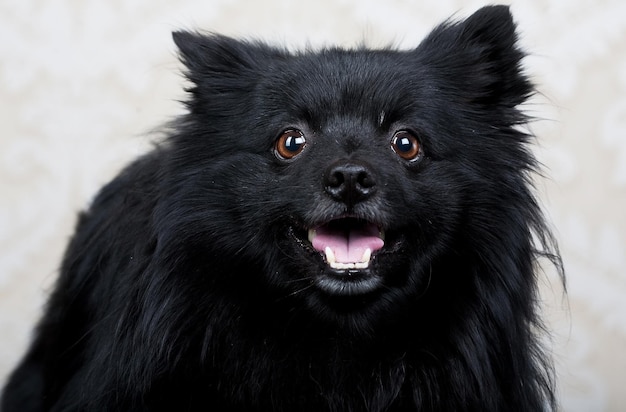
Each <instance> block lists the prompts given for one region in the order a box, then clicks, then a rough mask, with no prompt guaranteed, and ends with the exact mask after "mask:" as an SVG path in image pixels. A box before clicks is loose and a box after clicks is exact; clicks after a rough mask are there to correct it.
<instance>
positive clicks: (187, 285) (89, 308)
mask: <svg viewBox="0 0 626 412" xmlns="http://www.w3.org/2000/svg"><path fill="white" fill-rule="evenodd" d="M516 37H517V36H516V33H515V25H514V23H513V20H512V18H511V15H510V13H509V10H508V8H507V7H503V6H493V7H486V8H483V9H481V10H479V11H478V12H476V13H475V14H473V15H472V16H471V17H469V18H468V19H467V20H464V21H461V22H447V23H444V24H442V25H441V26H439V27H437V28H436V29H435V30H434V31H433V32H432V33H431V34H430V35H429V36H428V37H427V38H426V39H425V40H424V41H423V42H422V43H421V44H420V46H419V47H418V48H416V49H415V50H411V51H396V50H391V49H388V50H368V49H365V48H360V49H355V50H342V49H325V50H321V51H318V52H312V51H306V52H302V53H296V54H294V53H289V52H287V51H285V50H283V49H279V48H274V47H270V46H268V45H265V44H262V43H256V42H244V41H238V40H234V39H231V38H227V37H222V36H217V35H201V34H196V33H188V32H178V33H174V40H175V42H176V44H177V45H178V47H179V48H180V53H181V59H182V61H183V63H184V64H185V65H186V67H187V73H186V74H187V76H188V78H189V80H190V81H191V87H190V89H189V90H188V91H189V93H190V99H189V101H188V102H187V107H188V114H187V115H185V116H183V117H182V118H181V119H179V120H178V121H177V122H176V123H175V124H173V125H172V127H171V130H170V132H169V134H168V137H167V139H166V140H165V141H164V142H163V143H162V144H160V145H159V146H158V147H157V148H155V149H154V150H153V151H152V152H151V153H149V154H148V155H146V156H144V157H143V158H141V159H139V160H137V161H135V162H134V163H133V164H131V165H130V166H129V167H128V168H126V169H125V170H124V171H123V172H122V173H121V174H120V175H119V176H118V177H117V178H115V179H114V180H113V181H112V182H111V183H109V184H108V185H107V186H105V187H104V188H103V189H102V191H101V192H100V193H99V195H98V196H97V198H96V199H95V201H94V203H93V205H92V206H91V207H90V209H89V210H88V211H87V212H85V213H83V214H82V215H81V217H80V221H79V223H78V227H77V230H76V234H75V236H74V238H73V239H72V241H71V243H70V245H69V248H68V250H67V252H66V255H65V258H64V261H63V265H62V270H61V275H60V278H59V280H58V283H57V286H56V289H55V290H54V293H53V294H52V296H51V298H50V301H49V303H48V306H47V311H46V313H45V315H44V317H43V319H42V320H41V322H40V324H39V326H38V328H37V331H36V335H35V339H34V342H33V344H32V347H31V348H30V350H29V352H28V353H27V355H26V357H25V359H24V360H23V361H22V363H21V364H20V365H19V367H18V368H17V369H16V370H15V371H14V373H13V375H12V376H11V377H10V380H9V382H8V385H7V386H6V388H5V391H4V396H3V400H2V407H3V411H5V412H12V411H19V412H29V411H70V410H72V411H73V410H80V411H101V410H102V411H118V410H132V411H186V410H187V411H200V410H211V411H317V412H319V411H342V412H349V411H540V410H549V409H554V408H555V407H556V400H555V396H554V391H553V388H554V382H553V376H552V369H551V363H550V361H549V359H548V356H546V355H545V354H544V353H543V352H542V350H541V348H540V346H539V343H538V337H537V334H538V332H541V330H542V329H541V323H540V321H539V319H538V315H537V308H536V303H537V288H536V280H537V279H536V278H537V272H538V268H537V258H538V257H539V256H549V257H552V258H553V259H554V261H555V262H556V264H557V266H559V260H558V254H557V252H556V246H555V245H554V242H553V241H552V240H551V236H550V233H549V232H548V230H547V228H546V226H545V224H544V220H543V217H542V214H541V211H540V208H539V206H538V204H537V202H536V199H535V198H534V196H533V193H532V187H531V182H530V180H531V177H532V174H533V173H534V172H535V171H536V169H537V164H536V161H535V160H534V158H533V156H532V155H531V153H530V151H529V148H528V146H527V145H528V143H529V140H530V139H531V136H529V135H528V134H527V133H525V132H523V131H521V129H520V126H521V125H523V124H524V123H526V121H527V118H526V117H525V116H524V114H522V112H521V111H520V110H519V107H518V106H519V105H520V104H522V103H524V102H525V101H526V99H527V98H528V97H529V96H530V95H531V94H532V93H533V88H532V85H531V83H530V82H529V80H528V78H527V77H526V76H525V75H524V74H523V73H522V70H521V68H520V62H521V59H522V58H523V53H522V52H521V51H520V49H519V48H518V46H517V45H516ZM287 129H298V130H301V131H302V133H303V135H304V136H305V138H306V146H305V148H304V150H303V151H302V152H301V153H300V154H299V155H297V156H295V157H294V158H293V159H290V160H289V159H285V158H281V157H280V156H278V155H277V153H276V152H275V150H274V147H275V144H276V143H275V142H276V139H277V138H278V136H280V135H281V133H282V132H283V131H285V130H287ZM398 130H407V131H409V132H410V134H411V135H415V136H417V138H418V140H419V144H420V145H421V149H420V152H419V155H417V156H416V160H415V161H412V160H405V159H403V158H401V157H400V156H399V155H398V154H396V153H395V152H394V151H393V150H392V149H391V143H390V142H391V140H392V138H393V135H394V133H395V132H396V131H398ZM337 170H339V175H337V173H336V172H337ZM355 170H356V172H354V171H355ZM353 172H354V173H353ZM342 173H343V174H342ZM337 176H339V177H337ZM338 178H339V179H343V178H345V179H346V182H343V183H342V182H338V181H337V179H338ZM353 178H354V179H356V180H354V181H352V180H350V179H353ZM359 179H360V180H359ZM344 183H345V184H346V185H348V188H347V189H346V190H347V192H341V193H337V190H338V189H337V190H335V189H333V187H334V186H337V185H342V184H344ZM337 187H340V188H341V190H343V186H337ZM333 190H334V191H333ZM337 218H343V219H344V220H343V223H342V224H346V225H350V224H355V225H361V224H363V222H364V221H367V222H370V224H372V225H376V226H378V227H379V228H380V229H382V230H384V232H385V246H384V247H383V249H382V250H379V251H378V252H376V253H375V254H374V256H373V258H372V261H371V263H370V266H369V268H368V269H367V270H363V271H339V272H337V271H333V270H331V269H330V268H329V267H328V266H327V264H326V262H325V258H324V256H323V254H321V253H318V252H316V251H314V250H313V248H312V247H311V245H310V244H308V243H307V240H306V231H307V229H309V228H315V227H317V226H319V225H321V224H324V223H327V222H329V221H331V220H333V219H337ZM537 245H538V246H540V247H538V248H537V247H536V246H537ZM559 267H560V266H559ZM324 282H326V283H324ZM368 282H369V283H368ZM324 284H325V285H327V287H323V285H324ZM328 285H330V286H328ZM371 285H374V286H371ZM359 288H360V289H359Z"/></svg>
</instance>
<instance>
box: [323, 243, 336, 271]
mask: <svg viewBox="0 0 626 412" xmlns="http://www.w3.org/2000/svg"><path fill="white" fill-rule="evenodd" d="M324 253H326V261H327V262H328V264H329V265H330V266H331V267H334V266H333V265H334V264H335V262H337V258H336V257H335V252H333V250H332V249H331V248H330V247H328V246H326V249H324Z"/></svg>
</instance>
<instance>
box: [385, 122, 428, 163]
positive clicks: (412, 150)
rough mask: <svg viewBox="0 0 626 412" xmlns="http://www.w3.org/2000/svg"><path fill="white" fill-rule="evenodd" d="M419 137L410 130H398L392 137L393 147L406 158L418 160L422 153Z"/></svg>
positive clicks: (399, 154)
mask: <svg viewBox="0 0 626 412" xmlns="http://www.w3.org/2000/svg"><path fill="white" fill-rule="evenodd" d="M420 147H421V145H420V142H419V140H418V139H417V137H415V135H414V134H413V133H411V132H409V131H408V130H400V131H397V132H396V133H395V134H394V135H393V137H392V138H391V148H392V149H393V151H394V152H396V154H397V155H398V156H400V157H401V158H402V159H404V160H408V161H414V160H417V159H418V158H419V156H420V154H421V149H420Z"/></svg>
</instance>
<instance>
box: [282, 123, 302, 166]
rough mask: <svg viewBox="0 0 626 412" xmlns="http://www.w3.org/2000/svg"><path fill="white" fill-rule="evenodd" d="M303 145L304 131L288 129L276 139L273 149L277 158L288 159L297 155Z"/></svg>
mask: <svg viewBox="0 0 626 412" xmlns="http://www.w3.org/2000/svg"><path fill="white" fill-rule="evenodd" d="M305 146H306V139H305V138H304V133H302V132H301V131H300V130H297V129H289V130H285V131H284V132H283V134H281V135H280V137H279V138H278V139H277V140H276V143H275V145H274V150H275V153H276V156H277V157H278V158H279V159H283V160H289V159H293V158H294V157H296V156H297V155H299V154H300V153H301V152H302V150H304V147H305Z"/></svg>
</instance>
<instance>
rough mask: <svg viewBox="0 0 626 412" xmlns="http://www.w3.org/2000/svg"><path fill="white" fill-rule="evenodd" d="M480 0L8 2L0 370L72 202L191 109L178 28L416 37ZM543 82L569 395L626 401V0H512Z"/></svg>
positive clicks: (551, 313) (19, 340) (333, 39)
mask: <svg viewBox="0 0 626 412" xmlns="http://www.w3.org/2000/svg"><path fill="white" fill-rule="evenodd" d="M481 5H483V4H482V2H479V1H469V0H468V1H460V0H437V1H436V2H434V1H425V0H423V1H408V0H387V1H385V2H381V1H379V0H358V1H357V0H334V1H332V0H317V1H315V2H306V3H305V2H300V3H296V2H288V1H283V0H264V1H263V2H259V1H254V0H208V1H207V0H205V1H201V0H184V1H173V0H169V1H168V0H158V1H154V0H153V1H149V0H128V1H127V0H106V1H105V0H85V1H77V0H56V1H44V0H25V1H23V0H3V1H1V2H0V108H1V110H0V383H1V382H2V381H3V380H4V377H5V376H6V373H8V371H9V369H10V368H11V366H12V365H13V364H14V363H15V362H16V360H17V358H18V357H19V356H20V355H21V353H22V351H23V349H24V347H25V345H26V342H27V340H28V334H29V331H30V329H31V326H32V323H33V321H34V319H35V318H36V317H37V316H38V314H39V313H40V310H41V305H42V302H43V301H44V298H45V296H46V293H47V291H48V290H49V288H50V285H51V284H52V282H53V280H54V278H55V276H56V268H57V266H58V264H59V260H60V255H61V253H62V251H63V248H64V245H65V243H66V241H67V239H68V236H69V235H70V234H71V231H72V226H73V224H74V220H75V216H76V212H77V211H78V210H79V209H80V208H81V207H83V206H84V205H86V204H87V202H88V201H89V199H90V198H91V196H92V195H93V194H94V193H95V191H96V190H97V189H98V188H99V187H100V186H101V185H102V184H103V183H105V182H106V181H107V180H108V179H110V178H111V177H112V176H113V175H114V174H115V172H116V171H118V170H119V169H120V168H121V167H122V166H123V165H124V164H125V163H126V162H127V161H128V160H129V159H131V158H132V157H134V156H136V155H138V154H140V153H141V152H142V151H144V150H145V149H146V148H147V147H148V142H149V136H148V134H149V132H150V131H151V130H153V129H154V128H156V127H158V126H159V125H160V124H162V123H163V122H164V121H167V120H168V119H170V118H171V117H172V116H175V115H176V114H178V113H180V112H181V110H182V108H181V107H180V105H179V104H178V103H177V99H180V98H181V97H182V95H183V94H182V90H181V84H182V78H181V77H180V75H179V74H178V72H177V71H178V70H179V69H180V66H179V64H178V63H177V61H176V58H175V51H174V47H173V43H172V41H171V38H170V32H171V31H172V30H175V29H179V28H203V29H209V30H212V31H216V32H221V33H225V34H230V35H234V36H248V37H249V36H254V37H258V38H263V39H268V40H270V41H276V42H281V43H287V44H288V45H289V46H293V47H297V46H304V45H307V44H311V45H314V46H317V45H324V44H343V45H354V44H357V43H360V42H362V41H363V40H365V41H366V42H367V43H368V44H371V45H387V44H390V43H392V44H396V45H398V46H399V47H412V46H415V45H417V43H418V42H419V40H420V39H421V38H422V36H424V35H425V34H426V33H427V32H428V31H429V30H430V28H432V26H433V25H434V24H436V23H439V22H440V21H441V20H443V19H445V18H447V17H448V16H450V15H451V14H454V13H458V15H459V16H466V15H468V14H469V13H471V12H472V11H474V10H475V9H477V8H478V7H480V6H481ZM512 10H513V13H514V15H515V17H516V19H517V21H518V23H519V25H520V30H521V32H522V39H521V41H522V44H523V45H524V47H525V48H526V49H528V50H529V51H531V52H532V55H531V56H530V57H529V58H528V59H527V60H526V64H527V66H528V70H529V72H530V73H531V74H532V76H533V77H534V79H535V81H536V83H538V84H539V85H540V90H541V92H542V94H541V96H539V97H538V98H536V99H535V100H534V101H533V102H532V104H530V105H528V111H529V112H530V113H531V114H532V115H534V116H536V117H537V118H539V119H541V120H538V121H537V122H535V123H534V124H533V130H534V131H535V132H536V134H537V135H538V136H539V137H540V142H541V145H540V147H539V149H538V150H537V151H538V156H539V157H540V159H541V160H542V162H543V163H545V164H546V166H547V175H548V177H549V178H548V179H545V180H542V181H541V182H540V184H539V188H540V193H541V196H542V198H543V199H544V201H545V204H546V211H547V213H548V214H549V216H550V218H551V220H552V222H553V225H554V227H555V228H556V232H557V235H558V237H559V238H560V242H561V249H562V253H563V257H564V261H565V265H566V270H567V276H568V292H567V295H565V294H564V292H563V290H562V288H561V287H560V286H559V283H558V282H557V281H556V280H555V276H554V274H552V273H551V271H550V270H549V269H548V270H546V276H545V277H544V278H543V286H544V287H543V289H544V292H545V293H544V294H543V300H544V304H545V307H546V316H547V317H548V319H549V320H550V325H551V327H552V329H553V330H554V335H553V337H552V342H551V346H552V348H553V351H554V354H555V358H556V360H557V368H558V373H559V382H560V399H561V404H562V410H564V411H580V412H589V411H594V412H600V411H619V410H624V408H625V407H624V405H626V391H625V390H624V385H625V384H626V350H625V349H626V269H625V268H626V2H624V1H623V0H593V1H591V0H567V1H565V0H524V1H523V2H522V1H521V0H518V1H513V4H512Z"/></svg>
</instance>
